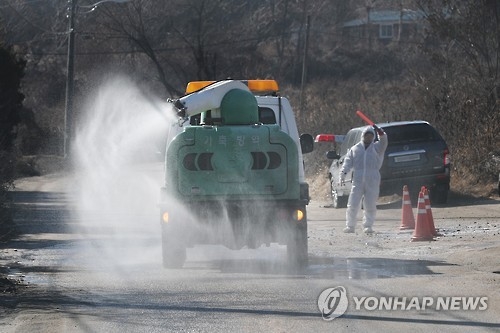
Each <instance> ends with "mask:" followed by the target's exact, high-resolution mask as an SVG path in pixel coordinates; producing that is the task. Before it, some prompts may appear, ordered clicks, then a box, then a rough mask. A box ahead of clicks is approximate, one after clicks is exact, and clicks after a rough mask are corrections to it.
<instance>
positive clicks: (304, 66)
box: [300, 15, 311, 112]
mask: <svg viewBox="0 0 500 333" xmlns="http://www.w3.org/2000/svg"><path fill="white" fill-rule="evenodd" d="M310 21H311V16H310V15H307V18H306V38H305V41H304V54H303V57H302V78H301V83H300V111H301V112H302V111H303V110H304V104H305V103H304V89H305V85H306V78H307V52H308V48H309V26H310Z"/></svg>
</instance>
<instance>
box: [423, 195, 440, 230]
mask: <svg viewBox="0 0 500 333" xmlns="http://www.w3.org/2000/svg"><path fill="white" fill-rule="evenodd" d="M422 191H423V192H424V200H425V210H426V211H427V223H428V224H429V228H430V230H431V233H432V235H433V236H441V235H440V234H439V233H438V232H437V230H436V227H435V225H434V217H433V216H432V209H431V200H430V198H429V190H428V189H427V187H425V186H422Z"/></svg>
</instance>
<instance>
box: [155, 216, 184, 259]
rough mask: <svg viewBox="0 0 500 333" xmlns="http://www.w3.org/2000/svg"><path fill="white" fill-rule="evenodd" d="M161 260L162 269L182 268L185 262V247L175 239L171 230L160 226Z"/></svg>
mask: <svg viewBox="0 0 500 333" xmlns="http://www.w3.org/2000/svg"><path fill="white" fill-rule="evenodd" d="M161 245H162V258H163V267H164V268H182V266H184V262H185V261H186V246H185V245H183V244H182V243H181V242H179V240H178V239H177V238H176V235H175V233H173V232H172V230H168V228H167V227H166V226H165V225H162V243H161Z"/></svg>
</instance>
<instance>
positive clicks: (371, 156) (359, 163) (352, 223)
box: [339, 125, 388, 234]
mask: <svg viewBox="0 0 500 333" xmlns="http://www.w3.org/2000/svg"><path fill="white" fill-rule="evenodd" d="M374 128H375V129H376V130H377V133H378V135H379V141H376V142H374V139H375V130H374ZM387 144H388V139H387V135H386V134H385V132H384V131H383V130H382V129H381V128H380V127H378V126H376V125H374V126H373V127H372V126H368V127H366V128H365V129H364V130H363V133H362V135H361V141H360V142H359V143H357V144H355V145H354V146H352V147H351V149H350V150H349V151H348V152H347V155H346V157H345V159H344V163H343V165H342V169H341V170H340V177H339V179H340V183H341V184H343V183H344V182H345V177H346V175H347V174H348V173H349V172H350V171H351V170H353V178H352V188H351V193H350V195H349V201H348V203H347V211H346V228H345V229H344V232H346V233H352V232H354V229H355V227H356V222H357V219H356V216H357V214H358V211H359V209H360V206H361V200H362V199H363V197H364V204H363V207H364V216H363V227H364V230H363V231H364V232H365V233H367V234H370V233H373V229H372V226H373V223H374V222H375V216H376V213H377V199H378V195H379V189H380V171H379V170H380V168H381V167H382V162H383V161H384V153H385V150H386V148H387Z"/></svg>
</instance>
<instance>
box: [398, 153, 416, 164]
mask: <svg viewBox="0 0 500 333" xmlns="http://www.w3.org/2000/svg"><path fill="white" fill-rule="evenodd" d="M419 159H420V154H412V155H403V156H396V157H394V162H396V163H401V162H410V161H418V160H419Z"/></svg>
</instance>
